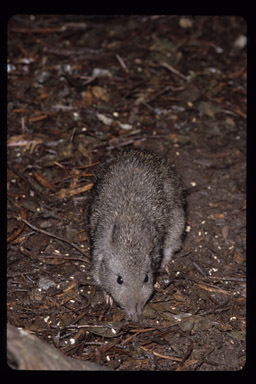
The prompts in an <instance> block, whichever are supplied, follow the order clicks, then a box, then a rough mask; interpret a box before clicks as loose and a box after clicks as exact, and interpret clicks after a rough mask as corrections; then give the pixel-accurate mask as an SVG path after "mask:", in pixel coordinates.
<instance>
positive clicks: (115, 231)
mask: <svg viewBox="0 0 256 384" xmlns="http://www.w3.org/2000/svg"><path fill="white" fill-rule="evenodd" d="M120 228H121V224H120V223H114V225H113V226H112V229H111V243H112V244H115V243H116V242H117V241H118V237H119V234H120Z"/></svg>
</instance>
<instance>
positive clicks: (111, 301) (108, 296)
mask: <svg viewBox="0 0 256 384" xmlns="http://www.w3.org/2000/svg"><path fill="white" fill-rule="evenodd" d="M105 300H106V304H109V305H110V307H112V305H113V299H112V297H111V296H110V295H109V294H108V293H106V295H105Z"/></svg>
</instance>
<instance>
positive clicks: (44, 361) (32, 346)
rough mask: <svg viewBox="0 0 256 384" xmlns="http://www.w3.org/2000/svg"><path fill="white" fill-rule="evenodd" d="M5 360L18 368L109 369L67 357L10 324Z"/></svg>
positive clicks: (8, 326) (12, 366)
mask: <svg viewBox="0 0 256 384" xmlns="http://www.w3.org/2000/svg"><path fill="white" fill-rule="evenodd" d="M7 362H8V365H9V366H10V367H11V368H14V369H20V370H71V371H75V370H80V371H109V370H110V369H109V368H106V367H103V366H101V365H99V364H96V363H91V362H89V361H82V360H78V359H74V358H71V357H67V356H65V355H63V353H61V352H60V351H58V350H57V349H56V348H54V347H53V346H51V345H49V344H47V343H46V342H44V341H42V340H40V339H39V338H38V337H36V336H34V335H32V334H30V333H29V332H27V331H25V330H22V329H18V328H16V327H14V326H13V325H10V324H8V325H7Z"/></svg>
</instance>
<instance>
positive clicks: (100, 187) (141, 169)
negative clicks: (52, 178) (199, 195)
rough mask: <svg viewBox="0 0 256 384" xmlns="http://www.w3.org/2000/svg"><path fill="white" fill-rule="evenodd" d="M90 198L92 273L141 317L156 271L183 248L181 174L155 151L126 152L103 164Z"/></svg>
mask: <svg viewBox="0 0 256 384" xmlns="http://www.w3.org/2000/svg"><path fill="white" fill-rule="evenodd" d="M91 198H92V202H91V205H90V214H89V228H90V238H91V244H92V275H93V277H94V279H95V281H96V283H97V284H98V285H99V286H101V287H102V288H103V290H104V291H105V293H106V294H107V295H109V296H110V297H111V298H113V299H114V300H115V301H116V302H117V303H118V304H119V305H120V307H121V308H123V309H124V310H125V311H126V313H127V315H128V316H129V317H130V318H131V319H133V320H137V318H138V316H139V315H141V313H142V309H143V307H144V305H145V303H146V302H147V301H148V299H149V298H150V296H151V294H152V292H153V282H154V274H155V272H156V271H157V270H158V269H159V267H160V266H166V265H167V264H168V262H169V261H170V259H171V257H172V255H173V253H174V252H175V251H177V250H178V249H179V248H180V247H181V237H182V233H183V231H184V225H185V214H184V200H183V190H182V184H181V181H180V178H179V176H178V175H177V173H176V172H175V170H174V168H173V166H172V165H171V164H170V163H169V162H168V161H167V160H165V159H163V158H160V157H159V156H157V155H155V154H153V153H151V152H146V151H141V150H130V151H125V152H123V153H121V154H120V155H118V156H117V157H116V158H114V159H110V160H109V161H107V162H106V163H105V164H104V165H103V166H101V167H100V169H99V172H98V174H97V177H96V182H95V185H94V187H93V189H92V195H91ZM109 296H108V297H109Z"/></svg>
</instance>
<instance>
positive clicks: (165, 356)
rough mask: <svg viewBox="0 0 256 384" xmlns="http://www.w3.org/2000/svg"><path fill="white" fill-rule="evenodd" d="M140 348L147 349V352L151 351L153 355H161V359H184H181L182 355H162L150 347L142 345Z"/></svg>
mask: <svg viewBox="0 0 256 384" xmlns="http://www.w3.org/2000/svg"><path fill="white" fill-rule="evenodd" d="M140 348H141V349H142V350H143V351H145V352H151V353H153V355H155V356H157V357H161V359H168V360H172V361H183V359H181V358H180V357H173V356H169V355H162V354H161V353H158V352H155V351H152V350H151V349H148V348H146V347H142V346H140Z"/></svg>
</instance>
